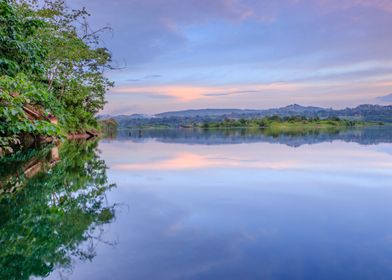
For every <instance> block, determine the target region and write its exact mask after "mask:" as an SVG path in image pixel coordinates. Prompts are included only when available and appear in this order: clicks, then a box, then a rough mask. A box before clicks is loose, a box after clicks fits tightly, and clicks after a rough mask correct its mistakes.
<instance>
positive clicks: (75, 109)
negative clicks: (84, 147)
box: [0, 0, 113, 152]
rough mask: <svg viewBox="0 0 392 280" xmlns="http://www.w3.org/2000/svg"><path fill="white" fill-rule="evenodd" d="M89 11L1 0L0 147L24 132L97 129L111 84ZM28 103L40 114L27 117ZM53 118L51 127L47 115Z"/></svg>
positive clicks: (59, 1)
mask: <svg viewBox="0 0 392 280" xmlns="http://www.w3.org/2000/svg"><path fill="white" fill-rule="evenodd" d="M88 17H89V14H88V12H87V11H86V10H85V9H84V8H83V9H80V10H72V9H69V8H68V7H67V6H66V5H65V3H64V1H63V0H51V1H49V0H45V1H36V0H0V150H2V151H3V152H4V151H6V150H8V151H12V147H13V146H18V145H19V144H20V141H21V139H22V138H23V135H26V134H29V135H33V136H34V135H35V136H37V135H40V136H62V135H66V134H67V133H70V132H71V133H78V132H83V131H85V130H88V129H94V128H97V126H98V123H97V120H96V119H95V114H96V113H97V112H98V111H99V110H100V109H102V108H103V106H104V104H105V92H106V91H107V89H108V88H110V87H111V86H113V83H112V82H111V81H110V80H108V79H107V78H106V77H105V76H104V71H105V69H108V68H110V63H111V54H110V52H109V51H108V50H107V49H106V48H104V47H102V46H101V45H102V44H101V43H102V42H101V39H100V35H101V34H102V32H104V31H105V30H107V28H105V27H104V28H102V29H99V30H91V28H90V27H89V25H88V22H87V18H88ZM26 105H29V106H32V107H33V108H34V109H35V110H36V111H38V112H40V113H41V114H42V116H43V118H41V119H39V118H38V119H31V118H29V117H28V115H27V114H26V112H25V110H23V108H24V106H26ZM51 115H52V116H53V115H54V116H56V117H57V119H58V123H59V124H58V125H53V124H51V123H50V121H49V120H48V118H46V117H48V116H51Z"/></svg>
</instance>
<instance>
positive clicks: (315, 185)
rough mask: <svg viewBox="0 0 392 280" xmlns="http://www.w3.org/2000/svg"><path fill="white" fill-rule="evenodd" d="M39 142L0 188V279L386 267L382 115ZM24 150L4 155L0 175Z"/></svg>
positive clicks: (347, 272) (386, 273)
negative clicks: (334, 123) (327, 125)
mask: <svg viewBox="0 0 392 280" xmlns="http://www.w3.org/2000/svg"><path fill="white" fill-rule="evenodd" d="M49 148H50V147H49ZM49 148H47V149H49ZM56 149H58V153H59V156H58V157H59V158H61V159H60V160H56V156H57V153H56ZM39 152H41V155H40V156H41V162H43V164H42V166H44V168H42V167H41V170H40V171H39V172H38V173H37V174H30V175H29V174H28V175H29V176H30V177H29V176H25V177H29V178H24V181H23V180H20V181H22V182H19V185H21V186H20V187H18V188H17V190H13V192H12V193H7V192H6V193H4V194H3V199H2V200H0V201H1V202H0V211H1V212H0V215H1V218H0V266H1V267H0V268H1V270H2V271H3V272H2V275H6V276H7V279H12V277H14V279H29V277H34V278H36V279H41V278H44V277H45V276H47V279H312V280H313V279H345V280H346V279H356V280H357V279H377V280H379V279H392V132H391V131H390V129H388V128H387V129H373V130H364V131H350V132H336V131H334V132H330V133H318V134H303V135H266V134H262V133H260V132H254V131H253V132H249V131H216V132H203V131H187V130H182V131H147V132H138V131H126V132H121V133H119V135H118V136H117V137H116V138H115V139H112V140H102V141H101V142H100V143H98V144H97V143H95V144H94V143H93V144H91V143H90V144H82V143H77V144H75V143H66V144H65V145H63V146H60V147H58V148H57V147H55V149H54V150H53V147H51V148H50V150H47V151H46V152H43V151H42V149H41V150H39ZM31 158H37V155H33V157H31V155H30V156H29V155H28V156H26V155H24V157H22V158H21V159H14V160H12V159H8V160H6V161H3V163H2V165H0V170H1V172H2V173H0V175H2V177H1V178H3V179H2V180H3V183H2V184H3V185H5V187H3V188H5V189H7V188H8V189H9V188H10V187H12V186H13V185H15V184H16V183H15V182H14V181H13V179H12V178H16V177H15V175H12V176H10V174H15V172H17V171H16V170H22V171H19V172H26V170H25V164H26V162H28V161H29V160H30V161H31V160H32V159H31ZM53 158H54V159H55V160H53ZM106 167H108V169H106ZM18 168H19V169H18ZM11 170H12V172H11ZM13 172H14V173H13ZM30 172H31V171H30ZM17 174H20V173H17ZM16 209H18V210H16ZM21 273H22V274H21ZM18 277H19V278H18ZM0 278H1V277H0Z"/></svg>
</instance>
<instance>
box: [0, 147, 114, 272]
mask: <svg viewBox="0 0 392 280" xmlns="http://www.w3.org/2000/svg"><path fill="white" fill-rule="evenodd" d="M106 169H107V167H106V165H105V162H104V161H103V160H102V159H100V158H99V156H98V155H97V142H68V143H64V144H62V145H61V146H60V147H57V146H53V145H52V146H46V147H43V148H39V149H30V150H27V151H24V152H19V153H17V154H15V155H13V156H9V157H5V158H1V159H0V191H1V192H2V195H1V196H0V213H1V215H0V279H30V278H31V277H33V276H35V277H45V276H48V275H49V274H50V273H51V272H52V271H53V270H54V269H57V270H59V271H61V270H63V269H65V270H72V263H73V262H74V260H75V259H79V260H91V259H93V258H94V256H95V254H96V252H95V243H97V242H100V239H101V238H100V234H101V228H102V225H104V224H107V223H110V222H111V221H113V219H114V215H115V212H114V205H108V204H107V203H106V202H105V194H106V192H107V191H108V190H110V189H111V188H113V187H114V185H111V184H109V183H108V178H107V175H106Z"/></svg>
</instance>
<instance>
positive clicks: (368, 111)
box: [100, 104, 392, 127]
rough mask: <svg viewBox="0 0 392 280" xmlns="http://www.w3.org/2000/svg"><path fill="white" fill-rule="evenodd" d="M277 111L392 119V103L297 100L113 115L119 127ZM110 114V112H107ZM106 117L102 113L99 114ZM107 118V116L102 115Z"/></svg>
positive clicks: (256, 115)
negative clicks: (342, 105) (333, 104)
mask: <svg viewBox="0 0 392 280" xmlns="http://www.w3.org/2000/svg"><path fill="white" fill-rule="evenodd" d="M273 115H278V116H281V117H288V116H304V117H307V118H314V117H319V118H329V117H339V118H345V119H352V120H363V121H380V122H390V123H392V106H381V105H369V104H365V105H360V106H357V107H355V108H346V109H339V110H334V109H332V108H322V107H312V106H301V105H298V104H293V105H289V106H286V107H281V108H272V109H262V110H249V109H199V110H184V111H175V112H164V113H160V114H157V115H153V116H148V115H140V114H133V115H129V116H128V115H120V116H110V118H113V119H115V120H116V121H117V123H118V124H119V126H120V127H140V126H162V127H178V126H186V125H187V124H191V123H202V122H206V121H220V120H224V119H226V118H230V119H240V118H244V119H251V118H262V117H266V116H273ZM105 117H106V118H109V117H108V116H105ZM100 118H101V119H102V118H103V117H102V116H101V117H100ZM103 119H104V118H103Z"/></svg>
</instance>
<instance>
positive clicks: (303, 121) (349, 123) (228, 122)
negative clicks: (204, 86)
mask: <svg viewBox="0 0 392 280" xmlns="http://www.w3.org/2000/svg"><path fill="white" fill-rule="evenodd" d="M383 124H384V123H382V122H364V121H355V120H347V119H341V118H339V117H330V118H327V119H320V118H317V117H316V118H306V117H303V116H293V117H280V116H271V117H264V118H260V119H238V120H233V119H225V120H224V121H220V122H205V123H203V124H202V125H198V126H197V127H200V128H203V129H215V128H219V129H223V128H261V129H276V130H295V129H314V130H316V129H328V128H345V127H359V126H370V125H383Z"/></svg>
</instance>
